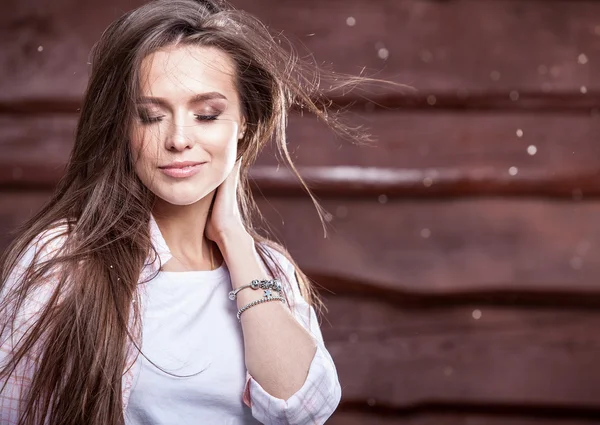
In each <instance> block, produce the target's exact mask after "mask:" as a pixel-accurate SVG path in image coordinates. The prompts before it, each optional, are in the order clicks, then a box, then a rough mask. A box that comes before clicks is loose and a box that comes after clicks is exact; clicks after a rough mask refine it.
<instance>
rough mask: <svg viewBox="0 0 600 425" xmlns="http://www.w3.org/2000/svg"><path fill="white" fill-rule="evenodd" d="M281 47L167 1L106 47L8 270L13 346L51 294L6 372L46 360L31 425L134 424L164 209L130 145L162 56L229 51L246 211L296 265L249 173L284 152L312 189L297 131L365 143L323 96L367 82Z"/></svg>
mask: <svg viewBox="0 0 600 425" xmlns="http://www.w3.org/2000/svg"><path fill="white" fill-rule="evenodd" d="M281 41H282V39H277V40H276V39H274V38H273V36H272V35H271V34H270V33H269V31H268V30H267V29H266V28H265V27H264V26H263V25H262V24H261V23H260V22H259V21H258V20H257V19H255V18H254V17H252V16H251V15H249V14H247V13H245V12H243V11H238V10H235V9H233V8H232V7H231V6H229V5H227V4H225V3H224V2H217V1H212V0H211V1H209V0H205V1H194V0H157V1H153V2H151V3H148V4H146V5H144V6H142V7H140V8H138V9H136V10H134V11H131V12H129V13H127V14H125V15H124V16H122V17H121V18H120V19H118V20H117V21H115V22H114V23H112V24H111V25H110V26H109V27H108V29H107V30H106V31H105V32H104V34H103V35H102V37H101V39H100V41H99V42H98V43H97V44H96V45H95V47H94V50H93V52H92V59H91V62H92V72H91V76H90V80H89V84H88V87H87V90H86V94H85V96H84V99H83V104H82V108H81V115H80V118H79V122H78V126H77V132H76V136H75V144H74V147H73V150H72V152H71V156H70V158H69V161H68V164H67V167H66V172H65V174H64V177H63V178H62V179H61V181H60V183H59V184H58V186H57V188H56V190H55V192H54V194H53V195H52V197H51V199H50V200H49V202H48V203H47V204H46V205H45V206H44V207H43V208H42V210H41V211H39V212H38V213H37V214H36V215H35V216H34V217H33V218H32V219H30V220H29V221H28V222H27V223H25V224H24V225H23V226H22V227H21V231H20V234H19V236H18V237H17V238H16V239H15V240H14V242H13V243H12V245H11V246H10V247H9V249H8V250H7V251H6V252H5V254H4V256H3V259H2V263H1V264H2V269H1V271H2V274H1V284H2V287H1V290H2V294H3V299H2V303H1V305H0V317H1V318H2V338H5V337H10V335H11V332H12V331H13V327H14V326H16V324H15V322H16V319H17V317H18V312H19V310H20V309H21V308H23V307H24V306H25V305H26V304H27V303H28V302H29V301H28V300H30V297H32V294H34V293H35V292H36V291H40V290H46V291H48V297H47V298H48V301H47V303H45V304H44V305H43V306H42V308H41V309H40V310H39V311H38V312H36V315H35V320H34V321H33V323H30V325H31V326H30V327H29V328H28V329H27V332H25V333H24V336H23V338H21V339H20V340H19V341H18V344H16V347H15V349H14V352H13V355H12V356H11V357H10V359H9V361H8V362H6V363H5V365H4V367H3V368H2V370H1V371H0V378H2V380H3V379H6V378H7V377H8V376H10V375H11V374H13V373H15V370H16V368H17V366H18V365H19V363H20V362H26V361H28V359H31V358H32V356H33V357H34V363H35V369H36V372H35V373H34V374H33V379H32V381H31V382H30V383H28V385H27V390H26V392H25V393H24V394H23V398H22V416H21V418H20V421H19V424H22V425H34V424H39V423H42V422H45V421H47V423H50V424H53V425H56V424H61V425H74V424H87V425H121V424H123V423H124V418H123V412H122V401H121V395H122V394H121V379H122V376H123V371H124V369H125V367H126V366H127V365H126V353H125V348H124V347H126V346H127V342H128V341H129V340H130V339H132V338H135V335H133V333H132V332H130V331H131V329H130V327H129V326H128V318H130V317H133V318H134V323H136V324H139V322H140V312H139V311H138V307H137V305H139V303H135V302H132V301H134V298H135V297H137V292H136V286H137V285H138V281H139V278H140V272H141V270H142V268H143V266H144V262H145V260H146V259H147V258H148V256H149V255H151V254H152V253H153V252H154V254H155V253H156V252H155V251H154V247H153V246H152V243H151V238H150V234H149V220H150V217H151V211H152V206H153V202H154V196H153V194H152V193H150V191H149V190H148V189H147V188H146V187H145V186H144V185H143V184H142V183H141V182H140V180H139V179H138V177H137V176H136V174H135V171H134V168H133V164H132V157H131V152H130V145H129V140H128V136H129V130H130V123H131V122H132V121H133V119H134V116H135V114H136V108H135V100H136V99H137V98H138V92H139V81H140V68H141V67H140V64H141V61H142V60H143V59H144V58H145V57H146V56H147V55H149V54H150V53H152V52H153V51H156V50H157V49H160V48H164V47H166V46H169V45H174V44H180V45H186V44H187V45H189V44H197V45H203V46H213V47H217V48H219V49H222V50H223V51H224V52H226V53H228V54H229V55H230V56H231V57H232V58H233V60H234V62H235V64H236V69H237V75H236V82H237V87H238V90H239V93H240V99H241V103H242V111H243V113H244V115H245V118H246V122H247V124H248V127H247V130H246V133H245V136H244V138H243V139H242V140H241V141H240V143H239V146H238V152H239V155H240V156H243V163H242V169H241V182H240V185H239V199H240V208H241V211H242V214H243V217H244V222H245V225H246V227H247V229H248V231H249V232H250V233H251V234H252V236H253V237H254V238H255V240H256V241H257V242H258V243H257V246H259V247H260V254H261V256H262V257H263V259H264V260H266V259H267V257H269V250H267V249H265V248H264V247H265V246H269V245H270V246H272V247H275V248H276V249H277V250H279V251H281V252H282V253H283V254H284V255H286V256H287V254H286V253H285V250H283V249H282V248H281V247H280V246H278V245H275V244H273V243H272V242H270V241H269V239H267V238H265V237H264V236H262V235H259V233H258V231H257V230H256V228H255V227H254V226H255V225H254V224H253V223H255V222H256V221H255V220H256V219H257V208H256V205H255V204H254V202H253V200H252V196H251V191H250V189H249V186H248V169H249V167H250V165H251V164H252V163H253V162H254V161H255V159H256V157H257V155H258V153H259V152H260V150H261V149H262V148H263V146H264V145H265V144H266V143H267V142H269V141H272V142H273V143H276V144H277V146H278V148H279V150H280V152H281V154H282V155H281V156H282V157H283V158H284V159H285V160H286V161H287V163H288V164H289V166H290V168H291V169H292V170H293V171H294V172H295V173H296V175H297V176H298V178H299V179H300V181H301V182H302V179H301V177H300V176H299V174H298V173H297V171H296V168H295V167H294V164H293V163H292V161H291V159H290V155H289V153H288V151H287V149H286V139H285V128H286V124H287V117H288V113H289V111H290V110H291V109H292V108H294V107H299V108H301V109H302V110H303V111H305V112H310V113H313V114H315V115H316V116H317V117H319V118H320V119H321V120H323V121H324V122H326V123H327V124H328V125H329V126H330V127H331V128H332V129H333V130H334V131H336V132H338V133H339V134H341V135H342V136H348V137H350V138H352V139H355V140H358V139H360V137H362V136H361V133H360V132H357V131H355V130H356V129H354V128H352V127H350V126H347V125H345V124H343V123H342V122H341V121H340V120H339V119H338V117H337V116H336V114H335V113H333V111H332V110H331V108H330V106H331V105H330V103H329V102H328V101H327V99H326V97H325V96H324V95H323V93H322V91H321V89H320V87H321V86H322V85H323V80H322V79H324V78H328V77H333V78H330V79H328V80H327V85H328V86H329V87H328V88H332V89H335V88H347V87H351V86H353V85H354V84H356V83H358V82H361V81H364V79H362V78H360V77H356V78H354V77H349V76H346V77H344V76H340V75H335V76H333V74H329V73H320V72H319V70H318V69H317V68H316V67H315V66H313V65H312V64H311V63H308V62H304V61H302V60H300V59H299V58H298V55H297V54H295V53H294V52H293V50H292V49H291V48H290V45H289V44H288V43H286V42H285V40H283V42H284V43H283V46H284V47H282V44H281ZM302 184H304V183H303V182H302ZM309 194H310V192H309ZM311 197H312V195H311ZM313 201H314V198H313ZM315 205H317V208H318V204H317V203H316V202H315ZM44 232H46V234H48V232H53V235H54V236H53V238H49V242H48V246H45V247H44V246H36V249H37V250H36V251H35V252H34V255H33V256H32V258H31V261H28V262H27V264H26V266H27V267H26V270H24V272H23V273H22V274H19V276H18V278H15V273H14V270H15V269H16V268H17V265H18V263H19V261H22V259H23V256H24V255H25V253H26V252H31V251H28V247H31V246H34V245H35V244H36V243H38V238H39V236H40V235H42V234H44ZM57 241H59V242H57ZM52 244H55V245H57V246H53V245H52ZM288 257H289V256H288ZM290 260H291V259H290ZM271 272H272V273H274V274H280V273H281V270H271ZM9 277H10V279H11V280H10V281H9ZM298 277H299V281H300V283H301V290H302V293H303V295H304V297H305V298H306V299H307V300H308V301H309V302H310V303H311V304H313V305H315V306H319V300H318V298H317V297H316V295H315V293H314V290H313V287H312V285H311V284H310V282H309V281H308V279H306V277H305V276H304V275H303V274H302V273H300V272H298ZM48 282H51V288H48V285H47V283H48ZM317 309H318V308H317Z"/></svg>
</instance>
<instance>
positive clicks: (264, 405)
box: [243, 254, 342, 425]
mask: <svg viewBox="0 0 600 425" xmlns="http://www.w3.org/2000/svg"><path fill="white" fill-rule="evenodd" d="M281 257H283V256H282V255H281V254H278V255H277V256H276V258H280V261H281V262H282V263H283V264H282V265H283V266H284V267H283V268H284V270H285V271H286V276H287V277H288V279H289V282H290V286H291V293H290V290H288V293H287V294H286V295H288V299H289V301H290V306H291V308H292V313H293V315H294V317H295V318H296V319H297V320H298V322H299V323H300V324H302V326H304V327H305V328H306V329H307V330H308V331H309V332H310V333H311V335H312V336H313V338H314V339H315V342H316V345H317V350H316V352H315V355H314V357H313V359H312V362H311V364H310V367H309V370H308V375H307V377H306V381H305V382H304V384H303V385H302V387H301V388H300V389H299V390H298V391H297V392H296V393H295V394H294V395H292V396H291V397H290V398H288V399H287V400H282V399H279V398H276V397H273V396H272V395H270V394H269V393H267V392H266V391H265V390H264V389H263V388H262V387H261V385H260V384H259V383H258V382H257V381H256V380H255V379H254V378H253V377H252V376H250V374H248V373H247V374H246V377H247V380H246V387H245V389H244V397H243V398H244V403H245V404H246V405H247V406H249V407H251V409H252V415H253V416H254V418H255V419H256V420H258V421H259V422H261V423H263V424H265V425H320V424H323V423H325V421H326V420H327V419H328V418H329V417H330V416H331V415H332V414H333V412H334V411H335V409H336V408H337V406H338V404H339V402H340V399H341V394H342V390H341V386H340V382H339V379H338V375H337V371H336V368H335V364H334V362H333V359H332V358H331V355H330V354H329V352H328V351H327V349H326V348H325V344H324V342H323V336H322V333H321V329H320V327H319V322H318V319H317V315H316V314H315V310H314V309H313V308H312V307H311V306H310V305H308V303H307V302H306V300H305V299H304V298H303V297H302V295H301V294H300V290H299V288H298V282H297V280H296V279H295V277H294V276H295V273H294V268H293V266H292V264H291V263H290V262H289V261H287V259H281Z"/></svg>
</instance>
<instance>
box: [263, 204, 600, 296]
mask: <svg viewBox="0 0 600 425" xmlns="http://www.w3.org/2000/svg"><path fill="white" fill-rule="evenodd" d="M381 201H383V200H382V199H379V200H378V199H377V198H375V197H374V198H373V199H372V201H352V200H349V199H343V198H339V199H327V200H324V201H323V202H322V204H323V206H324V208H325V209H326V210H327V211H328V212H329V216H328V218H329V219H330V220H331V222H330V226H329V227H330V228H329V234H328V238H327V239H324V240H323V239H318V238H320V236H322V235H323V229H322V227H321V223H320V222H319V220H318V218H317V215H316V212H315V210H314V207H313V205H312V204H311V203H310V202H309V201H308V200H303V199H285V198H281V199H278V198H270V199H268V200H266V201H261V202H260V205H261V208H262V211H263V214H264V215H265V217H266V218H267V221H268V222H270V223H272V227H273V228H274V230H275V231H276V233H277V234H278V235H279V236H280V238H281V239H282V240H283V241H284V242H285V243H286V245H287V246H289V249H290V251H291V253H292V254H293V255H294V256H295V257H296V258H297V260H298V261H299V262H300V264H301V265H302V266H303V267H304V268H305V269H306V270H308V271H311V272H314V273H316V272H318V273H322V274H324V275H328V276H338V277H344V278H347V279H348V280H350V281H355V282H363V283H364V284H367V285H372V286H373V287H374V288H381V289H383V288H386V290H388V291H400V292H399V293H400V294H401V293H403V292H404V291H408V292H416V293H426V294H437V293H444V294H449V293H452V292H454V291H457V292H458V293H461V292H465V291H471V290H476V291H492V292H493V291H508V292H510V291H525V290H532V291H551V290H561V291H562V290H564V291H569V292H571V291H573V292H578V291H584V293H588V294H589V293H595V294H597V293H598V285H597V284H596V276H597V275H598V273H600V262H599V261H597V260H596V258H598V254H597V250H598V248H599V247H598V246H597V244H596V241H597V240H598V237H599V236H600V235H599V234H598V232H599V230H598V226H596V224H595V223H596V221H597V217H598V213H599V212H600V210H599V209H600V204H598V203H596V202H587V203H569V202H560V201H557V202H551V201H536V200H507V199H497V200H495V199H487V200H449V201H433V200H432V201H428V202H423V201H418V200H405V199H388V200H385V203H381ZM307 238H308V239H309V240H307Z"/></svg>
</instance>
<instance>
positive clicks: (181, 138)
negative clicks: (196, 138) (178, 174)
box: [166, 119, 193, 151]
mask: <svg viewBox="0 0 600 425" xmlns="http://www.w3.org/2000/svg"><path fill="white" fill-rule="evenodd" d="M192 145H193V136H192V126H190V125H187V124H186V123H185V122H183V121H179V120H176V119H174V120H173V121H172V122H171V125H170V129H169V134H168V136H167V138H166V148H167V149H168V150H170V151H183V150H185V149H189V148H191V147H192Z"/></svg>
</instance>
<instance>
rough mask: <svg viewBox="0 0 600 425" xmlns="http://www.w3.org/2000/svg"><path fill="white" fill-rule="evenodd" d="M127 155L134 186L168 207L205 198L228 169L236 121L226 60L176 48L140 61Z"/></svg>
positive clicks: (207, 50) (239, 123)
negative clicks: (134, 176) (129, 153)
mask: <svg viewBox="0 0 600 425" xmlns="http://www.w3.org/2000/svg"><path fill="white" fill-rule="evenodd" d="M141 71H142V72H141V74H142V80H141V98H140V99H139V100H138V102H137V108H138V116H137V119H136V120H135V122H134V123H133V126H132V135H131V136H132V137H131V143H132V154H133V159H134V162H135V170H136V173H137V175H138V176H139V178H140V180H141V181H142V182H143V183H144V184H145V185H146V186H147V187H148V188H149V189H150V190H151V191H152V192H153V193H154V194H155V195H156V196H157V197H158V198H159V199H162V200H163V201H166V202H168V203H170V204H173V205H190V204H193V203H195V202H197V201H198V200H200V199H202V198H204V197H205V196H207V195H208V194H210V193H212V192H213V191H214V190H215V189H216V188H217V187H218V186H219V185H220V184H221V183H223V181H224V180H225V178H226V177H227V176H228V175H229V173H230V172H231V170H232V169H233V166H234V165H235V160H236V155H237V142H238V139H240V138H241V137H242V133H243V127H244V119H243V117H242V113H241V109H240V100H239V95H238V93H237V89H236V86H235V66H234V63H233V61H232V59H231V58H230V57H229V56H228V55H227V54H226V53H224V52H222V51H221V50H219V49H216V48H212V47H199V46H179V47H172V48H168V49H165V50H160V51H157V52H155V53H153V54H151V55H149V56H148V57H147V58H145V60H144V62H143V64H142V69H141Z"/></svg>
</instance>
